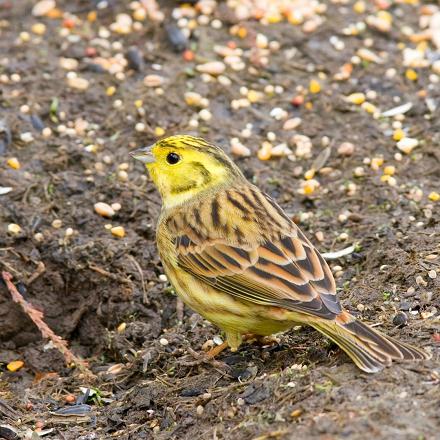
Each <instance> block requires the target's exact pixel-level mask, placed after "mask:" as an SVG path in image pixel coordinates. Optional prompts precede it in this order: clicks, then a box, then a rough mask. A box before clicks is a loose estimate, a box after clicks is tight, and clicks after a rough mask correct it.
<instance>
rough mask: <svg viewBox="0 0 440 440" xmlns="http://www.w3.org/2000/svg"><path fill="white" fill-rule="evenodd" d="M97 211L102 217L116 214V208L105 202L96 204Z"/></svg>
mask: <svg viewBox="0 0 440 440" xmlns="http://www.w3.org/2000/svg"><path fill="white" fill-rule="evenodd" d="M94 208H95V212H96V213H97V214H99V215H100V216H102V217H113V216H114V215H115V211H114V209H113V208H112V207H111V206H110V205H108V204H107V203H104V202H98V203H95V204H94Z"/></svg>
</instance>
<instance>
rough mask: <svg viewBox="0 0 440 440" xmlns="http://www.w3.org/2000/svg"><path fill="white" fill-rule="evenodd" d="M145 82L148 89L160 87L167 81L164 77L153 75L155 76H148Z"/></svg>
mask: <svg viewBox="0 0 440 440" xmlns="http://www.w3.org/2000/svg"><path fill="white" fill-rule="evenodd" d="M143 82H144V86H147V87H159V86H161V85H162V84H163V83H164V82H165V80H164V78H163V77H162V76H159V75H154V74H153V75H147V76H146V77H145V78H144V81H143Z"/></svg>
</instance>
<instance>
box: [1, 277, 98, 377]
mask: <svg viewBox="0 0 440 440" xmlns="http://www.w3.org/2000/svg"><path fill="white" fill-rule="evenodd" d="M2 277H3V279H4V280H5V283H6V286H7V288H8V290H9V293H10V294H11V296H12V300H13V301H14V302H16V303H17V304H19V305H20V306H21V308H22V309H23V311H24V312H25V313H26V315H28V316H29V318H30V319H31V320H32V321H33V322H34V324H35V325H36V326H37V327H38V330H40V332H41V335H42V336H43V338H47V339H49V340H50V341H52V343H53V345H54V346H55V348H57V349H58V350H59V351H60V352H61V353H62V354H63V356H64V359H65V361H66V363H67V365H71V364H75V365H77V366H78V367H79V368H81V369H82V370H83V372H84V373H89V374H92V373H91V372H90V371H89V370H88V368H87V366H86V364H85V362H84V361H83V360H82V359H80V358H78V357H76V356H75V355H74V354H73V353H72V352H71V351H70V349H69V347H68V346H67V342H66V341H65V340H64V339H63V338H61V337H60V336H58V335H56V334H55V333H54V332H53V331H52V330H51V329H50V328H49V326H48V325H47V324H46V323H45V322H44V321H43V313H42V312H40V311H39V310H37V309H36V308H35V307H34V306H33V305H32V304H31V303H29V302H27V301H26V300H25V299H24V298H23V296H22V295H21V294H20V292H19V291H18V290H17V288H16V287H15V286H14V283H13V282H12V275H11V274H10V273H9V272H2Z"/></svg>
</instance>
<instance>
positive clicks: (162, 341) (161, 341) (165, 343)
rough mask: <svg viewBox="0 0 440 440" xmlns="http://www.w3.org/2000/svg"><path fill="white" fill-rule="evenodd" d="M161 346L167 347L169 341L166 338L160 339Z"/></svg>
mask: <svg viewBox="0 0 440 440" xmlns="http://www.w3.org/2000/svg"><path fill="white" fill-rule="evenodd" d="M159 344H160V345H163V346H164V347H166V346H167V345H168V344H169V341H168V339H166V338H160V339H159Z"/></svg>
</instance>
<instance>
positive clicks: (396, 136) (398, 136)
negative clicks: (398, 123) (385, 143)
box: [393, 128, 405, 142]
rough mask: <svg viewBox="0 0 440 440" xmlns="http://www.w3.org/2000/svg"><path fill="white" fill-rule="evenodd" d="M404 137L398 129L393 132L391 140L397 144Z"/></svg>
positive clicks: (403, 133) (402, 132)
mask: <svg viewBox="0 0 440 440" xmlns="http://www.w3.org/2000/svg"><path fill="white" fill-rule="evenodd" d="M404 137H405V132H404V131H403V130H402V129H401V128H398V129H397V130H395V131H394V133H393V139H394V140H395V141H396V142H397V141H400V140H401V139H403V138H404Z"/></svg>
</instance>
